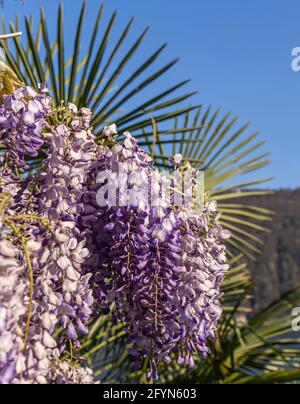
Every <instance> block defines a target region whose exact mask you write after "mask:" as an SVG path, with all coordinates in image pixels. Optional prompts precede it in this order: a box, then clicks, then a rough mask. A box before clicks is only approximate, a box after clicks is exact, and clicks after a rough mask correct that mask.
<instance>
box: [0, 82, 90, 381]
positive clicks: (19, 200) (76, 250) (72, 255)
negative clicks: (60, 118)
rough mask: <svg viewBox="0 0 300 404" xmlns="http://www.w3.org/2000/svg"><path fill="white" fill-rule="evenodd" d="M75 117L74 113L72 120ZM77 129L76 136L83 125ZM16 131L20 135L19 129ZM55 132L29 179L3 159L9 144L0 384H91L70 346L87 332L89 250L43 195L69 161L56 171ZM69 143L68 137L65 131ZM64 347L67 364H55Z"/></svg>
mask: <svg viewBox="0 0 300 404" xmlns="http://www.w3.org/2000/svg"><path fill="white" fill-rule="evenodd" d="M26 91H29V89H28V88H27V90H26ZM24 102H25V101H24ZM28 102H30V101H28ZM25 108H27V107H25ZM71 108H72V106H71ZM69 112H70V111H69ZM77 118H78V117H77V115H76V116H75V115H74V121H76V119H77ZM86 122H87V118H86V114H85V115H84V114H83V115H82V121H80V122H79V121H78V122H77V123H76V122H74V125H75V124H76V125H80V124H82V125H83V126H84V128H86ZM65 129H66V131H67V128H65ZM77 129H78V131H77V132H78V133H79V132H80V129H81V128H79V127H78V126H76V130H77ZM82 129H83V127H82ZM16 130H17V129H16ZM18 130H23V128H22V126H21V125H20V126H19V127H18ZM59 131H60V129H59V127H58V129H57V132H56V131H55V130H53V133H52V134H49V133H48V136H47V135H45V134H44V133H42V132H41V133H40V135H41V139H42V137H43V139H42V140H43V141H44V140H45V144H46V145H47V146H48V149H47V150H46V153H47V156H48V157H47V159H46V161H45V162H44V165H43V166H42V168H41V171H40V172H39V173H37V174H36V175H35V177H34V178H32V179H30V178H28V176H26V177H24V176H22V174H23V171H22V169H21V168H23V169H24V167H25V165H24V164H19V161H20V160H18V168H19V171H18V173H19V174H20V175H19V176H18V175H17V174H16V173H14V171H15V168H16V167H15V166H12V165H11V160H9V159H7V156H11V150H12V149H11V148H10V146H9V142H8V141H7V146H6V149H5V158H6V163H7V164H6V166H5V167H3V168H1V174H2V176H1V177H2V178H1V184H0V191H1V195H0V209H1V210H0V227H1V228H0V231H1V239H0V284H1V288H0V329H1V340H0V384H3V383H30V384H31V383H39V384H43V383H63V382H65V383H72V382H74V383H75V382H84V381H85V382H92V377H91V372H90V371H89V370H85V369H83V368H82V369H80V368H79V367H78V366H77V364H76V358H75V357H73V344H74V347H78V343H77V342H76V343H75V342H73V341H74V340H77V333H78V334H85V333H87V328H86V326H85V323H86V322H87V320H88V319H89V317H90V315H91V312H92V310H91V306H92V304H93V297H92V291H91V290H90V286H89V278H90V276H91V275H89V274H86V275H84V274H83V273H82V266H83V262H84V261H85V258H86V256H87V254H88V251H87V250H86V249H85V248H84V243H85V241H84V239H83V238H82V237H81V236H80V234H79V231H78V230H77V229H76V215H75V214H74V212H73V213H72V214H71V213H70V214H69V215H67V214H66V213H65V211H63V210H62V211H58V214H57V215H56V216H55V217H54V216H53V215H52V214H51V212H53V210H54V209H53V210H52V211H51V206H50V205H49V199H47V196H46V195H49V194H50V195H53V193H52V194H51V187H49V186H48V184H45V178H47V177H48V174H49V173H51V175H54V174H55V172H57V170H58V168H59V164H60V163H61V164H62V165H63V164H64V163H65V164H67V161H64V157H63V156H61V160H59V159H57V161H58V164H57V166H56V167H55V166H54V164H55V163H53V153H57V152H58V150H59V148H55V149H53V148H51V145H52V144H53V143H55V140H57V141H58V139H59V136H58V135H57V133H58V132H59ZM5 133H6V134H7V135H8V136H9V134H10V132H9V131H8V132H5ZM18 134H19V133H18ZM18 134H17V133H15V132H14V136H15V135H16V136H18ZM79 137H80V135H79ZM67 138H68V139H69V138H70V139H71V136H69V133H68V136H67ZM68 141H69V140H68ZM29 143H30V142H29ZM5 145H6V143H5ZM84 145H85V146H86V142H84ZM74 147H76V146H74ZM65 150H67V148H66V149H65ZM32 154H33V153H32ZM24 156H25V155H20V156H19V157H20V159H21V160H22V158H23V157H24ZM76 160H79V159H76ZM50 161H51V162H52V163H53V165H51V164H50ZM20 169H21V170H20ZM77 174H78V168H77ZM53 178H54V177H53ZM60 179H61V181H62V180H63V177H61V178H60ZM53 181H54V180H53ZM54 182H55V181H54ZM41 187H42V188H41ZM75 188H76V183H75V182H74V183H73V189H75ZM38 189H42V191H41V192H38ZM47 190H48V193H47V192H46V191H47ZM67 190H68V191H70V193H71V189H67ZM42 201H43V202H44V205H43V204H42ZM47 201H48V203H47ZM53 206H54V200H53ZM61 325H62V326H63V327H64V328H65V329H66V332H65V336H64V335H63V334H62V336H60V338H59V339H55V338H54V337H53V334H54V331H55V330H57V329H58V327H60V326H61ZM60 334H61V333H60ZM66 345H67V348H66V349H67V350H68V349H69V347H70V348H71V351H70V352H72V357H71V359H72V362H61V361H60V357H61V355H62V354H64V355H65V351H66V349H65V346H66Z"/></svg>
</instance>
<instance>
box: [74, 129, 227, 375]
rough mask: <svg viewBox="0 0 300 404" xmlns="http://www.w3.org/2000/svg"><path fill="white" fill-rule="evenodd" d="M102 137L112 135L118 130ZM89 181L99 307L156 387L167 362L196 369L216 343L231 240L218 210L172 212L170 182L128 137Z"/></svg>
mask: <svg viewBox="0 0 300 404" xmlns="http://www.w3.org/2000/svg"><path fill="white" fill-rule="evenodd" d="M104 134H106V135H108V136H109V137H110V136H112V135H114V134H115V127H109V128H106V129H105V131H104ZM96 174H98V175H97V181H96V183H95V180H96ZM91 177H92V178H93V179H94V182H93V183H92V184H91V185H90V187H89V190H87V192H86V194H85V197H84V200H85V211H84V213H83V216H82V220H81V225H82V228H83V229H86V230H88V231H89V232H90V233H91V235H92V237H91V238H90V241H91V250H92V251H93V255H94V256H95V255H97V260H96V266H95V276H94V281H95V283H96V286H95V291H96V294H97V298H98V301H99V304H100V306H101V307H102V308H103V309H104V310H106V311H108V310H109V307H110V306H112V307H115V308H114V309H113V314H114V315H115V316H116V317H117V318H118V319H120V320H122V321H124V322H125V323H126V324H127V330H128V335H129V343H130V353H131V355H132V357H133V359H134V363H135V368H139V367H140V366H141V363H142V361H143V360H144V359H147V360H148V361H149V373H148V378H149V379H150V378H154V379H157V377H158V373H157V364H158V363H159V362H160V361H161V360H163V361H166V362H169V361H170V360H171V357H170V355H171V354H172V353H177V354H178V361H179V363H182V362H185V363H186V364H193V363H194V359H193V357H194V356H195V354H196V353H197V352H200V353H201V354H202V355H203V356H205V355H207V353H208V348H207V342H208V339H209V338H215V331H216V325H217V320H218V318H219V317H220V315H221V312H222V310H221V307H220V298H221V292H220V285H221V282H222V280H223V277H224V274H225V272H226V271H227V270H228V268H229V267H228V265H227V264H226V257H225V247H224V246H223V244H222V243H223V241H224V239H226V238H228V236H229V234H228V233H227V232H224V231H223V230H222V228H221V226H220V224H219V222H218V219H219V216H218V214H217V211H216V205H215V204H214V203H210V204H208V205H207V207H206V208H205V209H203V210H202V211H201V212H200V213H197V214H196V213H195V212H194V211H193V206H192V204H190V203H188V202H184V204H183V206H181V207H178V208H174V206H172V205H171V200H167V199H164V196H163V195H164V193H163V192H162V185H163V184H164V185H165V184H166V183H167V184H168V180H167V179H166V178H165V176H164V175H162V174H161V173H159V172H158V171H157V170H154V169H153V167H152V159H151V158H150V157H149V156H148V155H147V154H146V153H145V151H143V150H141V149H139V147H138V145H137V141H136V140H135V139H134V138H132V137H131V136H130V135H129V134H125V140H124V141H123V142H121V143H118V144H116V145H115V146H113V147H112V148H111V149H108V148H103V149H102V151H101V155H99V156H98V160H97V161H96V162H95V163H94V165H93V167H92V174H91ZM171 183H172V181H171V182H170V184H171ZM167 186H168V185H167ZM191 186H192V182H191ZM112 191H114V192H112ZM186 193H187V194H190V195H192V194H193V192H192V190H191V189H187V190H186ZM162 194H163V195H162ZM97 205H98V206H97ZM99 205H100V206H99Z"/></svg>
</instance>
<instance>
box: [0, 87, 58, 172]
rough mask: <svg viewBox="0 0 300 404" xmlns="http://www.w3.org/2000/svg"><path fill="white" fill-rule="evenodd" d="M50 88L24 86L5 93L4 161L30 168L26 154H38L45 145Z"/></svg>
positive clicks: (0, 125)
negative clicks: (11, 92) (43, 132)
mask: <svg viewBox="0 0 300 404" xmlns="http://www.w3.org/2000/svg"><path fill="white" fill-rule="evenodd" d="M51 108H52V107H51V98H50V97H49V95H48V90H47V89H46V88H45V87H44V86H40V89H39V91H38V92H37V91H35V90H34V89H32V88H31V87H24V88H23V87H21V88H18V89H16V90H15V91H14V93H13V94H9V95H4V96H3V104H2V105H1V106H0V143H2V144H3V145H4V146H5V156H4V158H3V157H2V160H4V164H6V165H7V164H10V165H11V166H13V167H14V168H15V169H19V168H21V169H26V168H28V165H27V163H26V160H25V157H36V156H37V155H38V151H39V149H40V148H41V146H42V145H43V137H42V131H43V129H44V127H45V124H46V122H45V117H46V116H47V115H49V114H50V112H51Z"/></svg>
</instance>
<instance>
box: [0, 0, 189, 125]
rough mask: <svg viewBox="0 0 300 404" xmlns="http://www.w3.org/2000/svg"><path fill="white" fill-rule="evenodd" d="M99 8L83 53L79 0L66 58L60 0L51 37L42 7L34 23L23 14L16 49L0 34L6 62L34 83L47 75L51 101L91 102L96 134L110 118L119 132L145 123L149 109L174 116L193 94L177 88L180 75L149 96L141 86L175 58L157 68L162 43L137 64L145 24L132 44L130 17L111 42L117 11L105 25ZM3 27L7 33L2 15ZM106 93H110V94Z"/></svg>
mask: <svg viewBox="0 0 300 404" xmlns="http://www.w3.org/2000/svg"><path fill="white" fill-rule="evenodd" d="M103 13H104V7H103V5H101V6H100V7H99V11H98V14H97V16H96V19H95V24H94V28H93V30H92V33H91V36H90V39H89V40H87V43H88V50H87V53H84V52H83V47H82V37H83V35H82V33H83V31H84V28H85V14H86V2H83V5H82V8H81V10H80V12H79V17H78V23H77V26H76V27H75V33H74V36H75V38H74V46H73V49H72V54H71V55H70V57H68V56H67V55H66V50H67V46H66V34H65V32H64V10H63V6H62V5H61V6H60V7H59V10H58V16H57V33H56V35H54V36H53V35H52V32H51V35H50V34H49V30H48V27H47V22H46V18H45V13H44V11H43V10H41V15H40V18H39V21H38V23H37V26H36V27H34V24H33V19H32V18H31V17H28V18H25V21H24V25H25V30H24V34H23V38H22V40H21V41H20V39H19V38H18V37H14V38H13V40H12V42H14V45H15V48H13V47H12V43H4V40H2V41H1V38H0V44H1V46H2V47H3V50H4V53H5V55H6V59H7V63H8V64H9V66H10V67H11V68H12V69H13V70H14V71H15V73H16V74H17V75H18V78H19V79H20V80H22V81H23V82H25V83H27V84H30V85H32V86H33V87H35V88H36V87H37V85H38V83H39V82H43V81H45V80H46V78H48V77H50V80H49V83H48V85H49V88H50V90H51V93H52V95H53V97H54V102H55V104H56V105H59V104H60V102H61V101H65V102H75V103H77V104H78V105H79V106H85V107H91V108H92V109H93V113H94V117H93V126H94V128H95V131H96V133H97V131H98V132H100V129H101V128H102V127H103V126H104V125H106V124H109V123H111V122H116V123H117V124H118V126H119V128H120V131H122V130H126V129H128V128H130V129H132V130H133V131H135V130H138V129H143V128H146V127H148V128H149V127H150V126H151V119H150V118H149V119H145V117H146V116H150V114H152V113H156V114H158V117H157V118H158V119H159V121H160V122H165V121H169V120H170V119H172V118H173V117H174V111H172V110H171V108H172V107H173V106H176V105H178V106H179V105H182V103H183V102H184V101H185V100H186V99H188V98H190V97H192V96H193V95H194V94H195V92H191V91H188V92H182V88H183V86H185V85H186V84H187V83H188V81H187V80H185V81H182V82H180V83H178V84H175V85H174V86H172V87H170V88H166V89H165V90H163V89H162V90H161V91H160V92H159V93H157V95H155V96H152V97H151V98H149V96H148V99H147V97H146V88H148V87H150V86H152V87H153V85H154V84H156V83H157V82H158V80H159V79H161V78H162V77H163V76H164V75H165V74H166V73H167V72H168V71H169V70H170V69H171V68H172V67H173V66H174V65H175V64H176V63H177V62H178V59H176V60H173V61H171V62H169V63H167V64H166V65H163V66H161V67H159V68H156V67H155V66H156V65H157V64H158V63H159V57H160V56H161V53H162V52H163V51H164V49H165V47H166V45H162V46H161V47H160V48H159V49H158V50H156V51H155V52H154V53H153V54H152V55H151V56H150V57H149V58H147V59H146V60H145V61H144V62H142V63H140V62H139V58H138V56H137V55H138V52H139V51H140V48H141V46H142V44H143V43H144V39H145V37H146V34H147V32H148V28H147V29H145V30H144V31H143V32H142V33H141V35H140V36H139V37H138V38H137V39H136V41H135V42H134V43H133V44H130V42H129V41H128V35H129V33H130V30H131V27H132V24H133V19H131V20H130V21H129V22H128V24H127V25H126V26H125V28H124V30H123V31H122V33H121V36H120V37H119V39H118V40H117V42H116V44H115V45H113V42H114V41H113V39H112V38H113V32H114V31H113V29H114V26H115V24H116V21H117V13H116V12H115V13H113V14H112V15H111V18H110V20H109V22H108V24H107V26H105V25H104V22H103V18H102V17H103ZM89 23H90V21H89ZM19 26H20V24H19V22H18V25H16V24H15V23H10V24H9V27H10V30H11V32H15V31H16V29H17V28H18V29H19ZM2 30H3V32H6V24H5V21H4V20H3V23H2ZM34 32H35V33H34ZM85 41H86V35H85ZM25 44H26V45H25ZM96 45H97V46H96ZM121 51H123V52H124V51H125V56H122V57H121V59H120V62H119V63H117V64H116V63H114V62H115V60H116V59H117V57H118V56H120V55H121ZM41 55H45V56H46V57H45V60H42V59H41ZM55 56H56V57H55ZM79 61H83V64H82V65H81V63H79ZM132 63H136V64H137V68H136V70H134V71H133V73H131V74H130V75H129V76H128V77H127V76H126V75H125V74H124V70H125V69H126V68H127V67H128V65H129V64H130V65H131V64H132ZM147 69H151V70H152V72H151V73H150V74H147V72H146V71H147ZM111 92H112V95H109V94H110V93H111ZM152 92H153V90H152ZM179 92H181V94H179ZM140 94H145V95H144V101H143V102H142V103H141V102H139V101H138V100H139V98H140ZM165 110H166V111H167V112H164V114H162V111H165ZM123 111H126V113H124V112H123ZM185 112H186V109H185V108H183V107H182V106H181V107H180V108H178V116H180V115H183V114H185ZM141 118H142V119H141Z"/></svg>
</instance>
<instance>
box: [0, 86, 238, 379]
mask: <svg viewBox="0 0 300 404" xmlns="http://www.w3.org/2000/svg"><path fill="white" fill-rule="evenodd" d="M49 115H50V117H49ZM90 118H91V111H90V110H89V109H86V108H82V109H80V110H78V109H77V107H76V106H75V105H74V104H69V105H68V106H66V107H64V106H63V105H62V106H61V107H60V108H58V110H53V109H52V107H51V99H50V98H49V96H48V93H47V90H46V89H45V88H44V87H43V86H41V87H40V90H39V91H38V92H37V91H35V90H33V89H31V88H30V87H25V88H24V87H20V88H18V89H16V90H14V92H13V93H12V94H10V95H4V96H3V103H2V105H1V106H0V134H1V144H2V151H1V153H2V154H1V168H0V170H1V179H0V230H1V236H0V331H1V336H0V383H59V384H64V383H92V382H93V378H92V373H91V371H90V370H89V369H86V368H83V367H81V363H80V360H79V358H77V357H76V351H77V349H78V348H79V347H80V337H82V336H84V335H86V334H87V333H88V322H89V320H90V319H91V318H92V316H93V315H98V313H97V311H96V306H97V308H98V307H99V308H100V310H99V311H101V313H109V312H111V313H112V315H113V319H114V320H115V321H122V322H124V323H125V324H126V326H125V327H126V330H127V333H128V344H129V352H130V354H131V356H132V358H133V362H134V368H135V369H138V368H140V367H141V365H142V364H143V362H144V361H145V360H146V361H147V362H148V364H147V366H148V372H147V377H148V379H151V378H152V379H157V378H158V365H159V363H160V362H161V361H165V362H170V361H171V360H172V358H173V357H174V356H175V357H177V360H178V363H179V364H181V363H184V364H186V365H193V363H194V358H195V357H196V356H197V355H198V354H199V353H200V354H202V355H203V356H206V355H207V354H208V353H209V350H208V344H207V343H208V340H209V339H212V338H215V336H216V327H217V321H218V319H219V317H220V315H221V312H222V309H221V304H220V299H221V296H222V294H221V291H220V287H221V284H222V281H223V278H224V275H225V273H226V271H227V270H228V268H229V266H228V264H227V260H226V253H225V247H224V241H225V240H226V239H227V238H228V237H229V236H230V235H229V233H228V232H226V231H224V230H223V229H222V226H221V225H220V223H219V218H220V215H219V214H218V211H217V206H216V204H215V203H214V202H210V203H208V204H206V206H205V207H203V208H202V209H200V210H199V209H197V210H195V209H194V201H193V200H192V197H193V196H194V193H195V192H194V187H195V183H196V180H195V178H194V173H193V172H192V174H191V175H190V180H189V181H188V182H187V183H185V184H184V187H183V188H182V189H177V185H176V178H178V177H179V178H181V176H183V173H184V171H186V170H188V169H189V167H188V165H183V166H182V167H181V164H182V156H181V155H176V156H175V157H174V158H173V159H172V161H173V164H174V167H175V169H176V170H175V173H174V174H173V175H172V176H171V177H169V176H168V175H166V174H164V173H162V172H160V171H158V170H156V169H155V168H154V167H153V161H152V158H151V157H150V156H149V155H148V154H147V153H146V151H145V150H142V149H141V148H139V146H138V143H137V140H136V139H135V138H134V137H132V136H131V135H130V134H129V133H125V135H124V139H123V140H122V141H117V137H118V133H117V128H116V126H115V125H112V126H109V127H106V128H105V129H104V136H103V138H102V140H101V142H100V144H99V145H97V144H96V140H95V137H94V136H93V134H92V132H91V129H90ZM41 150H42V151H43V153H41V155H43V156H44V157H43V160H42V161H39V162H38V163H39V165H36V166H35V170H33V171H32V172H33V177H31V176H30V175H29V172H28V168H29V167H30V161H29V160H30V159H35V158H37V157H38V155H39V152H40V151H41ZM26 170H27V171H26ZM181 191H182V192H181ZM181 193H182V195H183V198H182V203H181V204H179V205H177V204H176V203H175V200H176V197H178V195H179V194H181ZM94 303H96V305H95V304H94ZM62 357H64V358H67V359H66V360H63V361H62V360H61V358H62Z"/></svg>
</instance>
